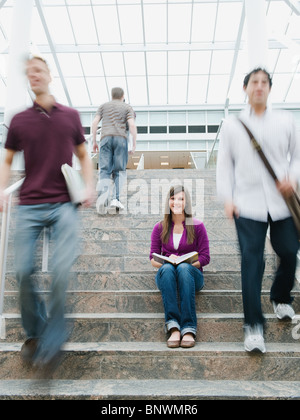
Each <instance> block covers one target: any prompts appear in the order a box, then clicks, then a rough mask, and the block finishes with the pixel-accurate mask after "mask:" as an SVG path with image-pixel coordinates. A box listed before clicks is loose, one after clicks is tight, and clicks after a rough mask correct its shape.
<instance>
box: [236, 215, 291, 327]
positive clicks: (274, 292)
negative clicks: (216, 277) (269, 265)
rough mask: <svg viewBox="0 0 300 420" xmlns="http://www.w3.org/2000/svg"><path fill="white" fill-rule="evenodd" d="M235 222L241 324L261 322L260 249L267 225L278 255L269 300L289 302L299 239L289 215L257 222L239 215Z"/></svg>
mask: <svg viewBox="0 0 300 420" xmlns="http://www.w3.org/2000/svg"><path fill="white" fill-rule="evenodd" d="M235 224H236V228H237V234H238V239H239V244H240V249H241V270H242V293H243V305H244V314H245V324H247V325H251V326H253V325H256V324H264V322H265V319H264V316H263V313H262V307H261V288H262V279H263V274H264V269H265V261H264V249H265V240H266V234H267V229H268V225H269V224H270V239H271V244H272V247H273V249H274V251H275V252H276V254H277V255H278V256H279V258H280V263H279V266H278V269H277V271H276V274H275V280H274V282H273V285H272V288H271V295H270V298H271V301H274V302H276V303H286V304H290V303H292V301H293V299H292V297H291V291H292V289H293V286H294V280H295V272H296V265H297V252H298V249H299V241H298V235H297V231H296V228H295V225H294V222H293V220H292V218H288V219H284V220H279V221H276V222H273V221H272V220H271V219H270V220H269V223H268V222H257V221H254V220H250V219H245V218H243V217H240V218H236V219H235Z"/></svg>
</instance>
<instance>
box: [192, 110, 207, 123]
mask: <svg viewBox="0 0 300 420" xmlns="http://www.w3.org/2000/svg"><path fill="white" fill-rule="evenodd" d="M188 124H189V125H206V113H205V111H189V112H188Z"/></svg>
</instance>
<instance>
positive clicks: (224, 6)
mask: <svg viewBox="0 0 300 420" xmlns="http://www.w3.org/2000/svg"><path fill="white" fill-rule="evenodd" d="M241 16H242V3H235V2H226V3H220V4H219V10H218V18H217V26H216V37H215V40H216V41H220V42H224V41H235V40H236V38H237V35H238V30H239V25H240V21H241Z"/></svg>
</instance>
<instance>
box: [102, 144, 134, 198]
mask: <svg viewBox="0 0 300 420" xmlns="http://www.w3.org/2000/svg"><path fill="white" fill-rule="evenodd" d="M127 162H128V142H127V139H126V138H125V137H120V136H107V137H104V138H103V139H102V140H101V142H100V153H99V164H100V165H99V167H100V180H99V187H98V188H97V189H98V190H99V196H101V197H102V202H103V203H105V202H107V201H108V200H109V198H110V195H111V182H112V180H113V190H112V199H115V198H116V199H117V200H119V199H120V194H121V191H122V187H123V184H124V182H125V181H126V167H127Z"/></svg>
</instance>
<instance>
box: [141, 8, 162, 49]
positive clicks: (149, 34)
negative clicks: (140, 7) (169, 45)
mask: <svg viewBox="0 0 300 420" xmlns="http://www.w3.org/2000/svg"><path fill="white" fill-rule="evenodd" d="M144 22H145V35H146V42H148V43H156V42H157V43H161V42H166V41H167V8H166V6H165V5H153V4H151V5H146V4H145V6H144Z"/></svg>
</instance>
